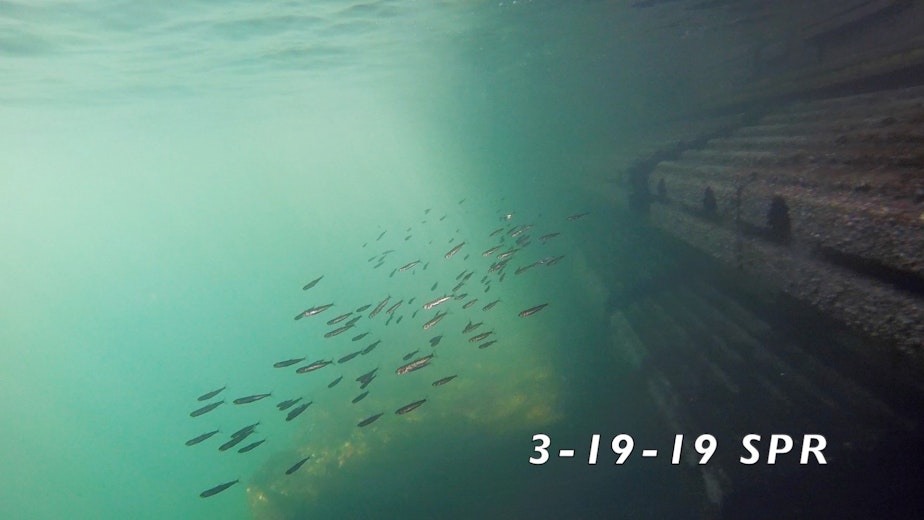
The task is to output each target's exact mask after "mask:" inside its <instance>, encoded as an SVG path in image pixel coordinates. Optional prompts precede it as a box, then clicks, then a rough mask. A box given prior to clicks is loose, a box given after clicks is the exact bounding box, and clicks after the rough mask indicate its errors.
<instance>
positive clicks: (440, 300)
mask: <svg viewBox="0 0 924 520" xmlns="http://www.w3.org/2000/svg"><path fill="white" fill-rule="evenodd" d="M464 202H465V199H462V200H460V201H459V205H462V204H463V203H464ZM430 211H431V209H427V210H425V211H424V220H422V221H421V223H422V224H425V223H426V222H427V220H426V219H427V217H428V215H429V213H430ZM587 214H588V213H577V214H574V215H571V216H569V217H567V222H574V221H576V220H579V219H581V218H583V217H584V216H586V215H587ZM513 216H514V213H502V214H501V217H500V221H501V223H502V225H501V226H500V227H498V228H497V229H495V230H493V231H492V232H491V233H490V234H487V233H486V234H485V235H484V236H483V237H482V236H478V237H465V240H461V238H462V237H458V238H460V240H459V241H458V242H457V241H456V239H457V237H451V238H450V239H449V244H450V248H449V249H448V250H442V248H443V247H444V246H441V245H440V246H433V247H435V248H436V249H435V250H434V251H433V253H434V255H433V257H432V258H430V259H427V258H413V259H410V261H409V259H403V261H402V260H399V259H398V256H399V255H400V253H398V251H396V250H394V249H388V250H385V251H383V252H381V253H378V254H375V255H373V256H372V257H371V258H369V259H368V263H372V262H375V264H374V266H373V267H372V268H373V269H378V268H379V267H381V266H383V265H385V264H386V263H389V262H390V265H391V266H393V269H392V271H391V274H390V275H389V276H390V277H394V276H395V275H396V273H402V274H401V275H402V276H404V275H407V274H412V275H413V274H416V273H417V272H420V273H422V274H423V273H424V272H425V271H426V270H427V268H428V267H429V265H430V263H431V262H434V263H435V262H452V263H458V264H459V265H460V267H464V269H463V270H462V271H461V272H460V273H459V274H458V275H457V276H456V277H455V280H436V281H434V282H433V285H432V286H431V287H430V291H431V294H427V295H413V296H411V295H409V297H406V298H401V297H397V296H393V295H391V294H386V295H379V296H378V298H370V301H365V302H354V303H358V305H349V304H348V303H347V302H321V303H319V304H317V305H313V306H311V307H308V308H307V309H304V310H302V311H301V312H299V313H298V314H296V315H295V320H296V321H300V320H305V321H306V322H312V323H322V322H321V321H319V322H314V320H319V319H320V320H323V318H314V319H309V318H312V317H313V316H316V315H318V314H321V313H324V312H325V311H327V310H328V309H331V308H333V307H336V308H337V309H340V313H339V314H338V315H337V316H336V317H333V318H331V319H329V320H326V322H323V323H326V326H327V327H328V329H329V328H330V326H333V325H339V326H338V327H336V328H333V329H329V330H326V331H325V332H324V334H322V335H321V334H319V336H321V339H320V340H319V341H338V340H331V338H334V337H335V336H338V335H340V334H342V333H344V332H347V331H349V330H351V329H353V328H354V327H357V325H359V324H360V321H362V324H361V326H362V329H360V330H362V332H359V333H358V334H356V335H354V336H352V337H351V338H350V340H346V339H344V340H343V341H346V342H347V344H348V345H349V344H353V343H354V342H359V341H362V340H363V339H364V338H366V336H368V335H370V334H372V336H371V338H370V339H372V340H373V341H371V342H370V343H369V344H368V345H365V346H364V347H363V348H359V349H357V350H354V351H352V352H347V353H345V354H343V355H341V356H340V357H339V358H338V359H336V360H334V359H314V360H309V358H308V357H305V356H302V357H293V358H290V359H283V360H277V361H275V362H272V363H267V364H268V365H270V364H271V365H272V368H273V369H287V368H289V367H293V366H295V365H299V366H298V367H297V368H295V369H294V370H293V372H294V374H308V373H312V372H330V369H327V370H326V371H325V370H323V369H325V368H326V367H328V366H331V365H336V366H338V367H341V366H342V367H343V371H344V372H345V373H348V369H350V368H352V367H353V365H350V366H346V363H349V362H350V361H352V360H353V359H356V358H357V357H360V356H366V355H368V354H369V353H371V352H372V351H373V349H375V348H376V347H379V345H380V344H382V340H380V339H375V330H376V328H377V327H383V326H388V325H389V324H390V323H391V322H392V320H395V324H396V325H398V324H400V323H401V322H402V321H404V325H405V326H412V325H411V324H414V326H419V327H422V329H423V330H431V329H433V331H434V336H433V337H432V338H431V339H430V340H429V347H427V346H426V345H422V346H421V347H422V348H424V349H425V351H424V352H421V348H417V349H416V350H414V351H412V352H408V353H406V354H404V355H403V357H402V361H403V362H404V364H401V365H399V366H395V367H393V373H392V371H391V370H385V371H383V374H384V376H383V377H397V376H403V375H404V374H409V373H411V372H416V371H418V370H423V369H425V368H427V367H429V366H430V363H431V361H433V360H435V359H438V354H437V353H438V352H439V351H441V350H438V349H436V347H437V346H438V345H440V343H441V341H442V340H443V339H444V336H445V337H447V338H448V337H450V334H459V335H461V336H462V337H463V338H466V339H467V340H468V341H467V342H464V343H474V344H477V346H478V349H479V350H483V349H486V348H488V347H491V346H493V345H495V344H497V342H498V341H499V340H500V339H499V338H498V337H497V336H496V332H495V330H494V329H493V328H492V327H491V325H490V321H489V320H490V318H491V315H492V314H493V313H494V312H510V313H513V312H515V313H517V315H518V316H519V317H520V318H527V317H529V316H532V315H534V314H537V313H539V312H540V311H542V310H543V309H545V308H546V307H548V306H549V303H548V302H542V303H537V304H536V305H533V306H531V307H528V308H525V309H503V307H504V305H502V303H503V300H502V299H501V298H492V299H491V300H490V301H487V298H485V294H486V293H488V292H489V291H490V290H491V287H492V286H493V284H496V283H500V282H503V281H504V278H505V276H506V274H507V266H508V264H509V263H510V262H511V261H514V260H518V259H520V258H523V257H526V256H527V255H528V253H527V248H528V246H529V245H530V244H532V243H533V240H532V238H531V235H530V234H529V233H530V231H532V230H533V229H534V227H538V226H539V224H538V223H537V224H532V223H529V224H521V225H517V224H514V223H512V222H511V220H513ZM445 218H446V215H443V216H442V217H440V219H439V220H440V221H442V220H443V219H445ZM558 224H560V222H559V223H558ZM411 231H412V229H411V228H408V229H407V231H406V233H407V235H406V236H405V238H404V241H403V242H407V241H408V240H409V239H410V238H411V237H412V235H411V234H410V233H411ZM456 231H457V233H459V230H458V229H457V230H456ZM386 233H387V230H386V231H382V232H381V233H380V234H379V235H378V238H376V239H375V240H374V242H378V241H380V240H381V239H382V238H383V237H384V236H385V234H386ZM560 234H561V232H560V231H557V230H550V231H549V232H547V233H545V234H543V235H540V236H539V237H538V243H539V246H538V247H539V248H543V247H545V245H546V244H547V243H548V242H549V241H550V240H551V239H553V238H555V237H558V236H559V235H560ZM452 244H454V245H452ZM476 244H478V246H479V247H476ZM369 245H370V244H369V242H366V243H364V244H363V245H362V247H363V248H367V247H368V246H369ZM430 245H432V241H431V244H430ZM482 248H483V249H482ZM394 253H397V254H395V255H394V256H391V255H392V254H394ZM460 257H462V258H460ZM470 257H473V260H472V261H471V262H468V259H469V258H470ZM487 257H491V258H492V259H493V261H492V263H491V264H490V265H489V266H488V267H487V268H486V269H483V272H482V273H481V274H482V277H481V278H480V281H476V282H470V279H471V278H472V277H473V276H474V275H475V274H476V269H471V270H470V268H471V264H472V263H475V262H476V260H475V259H484V258H487ZM533 258H535V256H534V257H533ZM563 258H564V255H559V256H543V257H542V258H540V259H538V260H534V261H532V262H529V263H522V264H521V265H519V266H518V267H517V268H516V269H515V270H514V275H515V276H516V275H521V274H523V273H525V272H526V271H528V270H530V269H533V268H535V267H540V266H545V267H550V266H553V265H555V264H556V263H558V262H559V261H560V260H561V259H563ZM484 262H485V261H484V260H478V263H481V264H483V263H484ZM482 267H483V266H482ZM323 280H324V275H321V276H317V277H316V278H314V279H312V280H311V281H309V282H308V283H306V284H305V285H304V286H303V287H302V290H303V291H310V290H311V289H313V288H314V287H315V286H317V285H318V284H319V283H321V282H322V281H323ZM324 283H325V284H326V283H329V282H324ZM477 284H480V285H481V287H478V285H477ZM440 286H442V287H444V289H443V290H441V291H437V288H438V287H440ZM450 286H451V287H450ZM479 289H480V290H481V292H480V296H479V297H476V296H475V291H477V290H479ZM307 294H308V296H309V297H310V295H311V292H308V293H307ZM418 296H420V299H421V302H419V303H416V304H415V303H414V302H415V301H416V299H417V297H418ZM480 298H481V301H482V302H485V303H483V304H479V303H478V302H479V299H480ZM497 305H500V308H499V310H498V311H493V309H494V307H495V306H497ZM436 307H439V309H436V310H435V311H434V309H435V308H436ZM473 307H474V309H473ZM369 309H372V310H371V311H369V312H368V314H364V313H365V312H366V311H368V310H369ZM420 311H424V314H423V315H422V316H421V318H420V319H418V318H417V315H418V312H420ZM431 311H432V312H431ZM451 311H454V312H460V313H461V312H462V311H465V312H466V313H474V315H473V316H472V315H470V318H469V321H468V325H466V326H465V328H464V329H462V330H448V329H447V328H446V326H441V324H440V322H441V321H442V320H443V318H444V317H445V316H446V315H447V314H449V313H450V312H451ZM492 311H493V312H492ZM334 312H337V311H334ZM382 312H384V315H385V316H387V318H378V319H377V320H376V317H377V316H378V315H379V314H380V313H382ZM329 314H333V312H332V313H329ZM472 318H474V319H477V321H473V319H472ZM341 323H342V325H341ZM299 325H301V324H299ZM316 326H318V327H320V326H321V325H316ZM478 329H480V330H478ZM476 332H477V333H476ZM367 341H368V340H367ZM363 343H365V342H363ZM407 346H409V345H396V346H395V347H394V348H399V347H400V348H402V349H403V348H406V347H407ZM413 347H414V346H412V348H413ZM382 348H388V345H382ZM442 348H445V347H440V349H442ZM335 357H336V356H335ZM356 366H359V364H356ZM367 368H368V367H365V368H364V369H360V370H357V371H356V372H354V374H358V373H359V372H360V371H361V370H365V369H367ZM290 370H291V369H290ZM431 370H432V369H431ZM378 371H379V367H378V366H376V367H375V368H372V369H371V370H368V371H366V372H365V373H363V374H360V375H358V376H357V377H355V379H354V378H353V376H352V375H350V376H349V377H350V378H351V379H353V380H354V381H355V382H356V383H357V387H358V392H359V393H358V394H356V395H355V396H354V397H353V398H352V400H351V403H346V404H345V406H352V405H353V404H356V403H359V402H360V401H362V400H363V399H365V398H366V396H367V395H369V392H370V391H371V390H366V388H367V387H369V385H371V384H372V382H373V380H374V379H376V377H377V376H378ZM304 377H317V376H304ZM456 377H460V376H459V375H458V374H450V375H446V374H439V377H438V378H436V379H435V380H433V381H432V382H431V383H430V386H432V387H434V388H436V387H441V386H443V385H446V384H447V383H449V382H451V381H453V380H454V379H455V378H456ZM343 378H344V374H343V373H341V374H339V375H338V376H337V377H336V378H334V379H333V380H332V381H330V382H329V383H328V384H327V387H328V388H333V387H334V386H336V385H338V384H339V383H340V382H341V380H342V379H343ZM383 384H385V383H383ZM226 388H227V386H222V387H221V388H216V389H214V390H211V391H208V392H206V393H204V394H202V395H200V396H199V397H198V398H197V401H198V402H200V403H205V402H206V401H207V403H205V404H202V405H201V406H199V405H197V406H198V407H197V408H196V409H195V410H193V411H192V412H190V413H189V416H190V417H192V418H199V417H203V416H206V417H207V416H208V414H209V412H211V411H213V410H215V409H216V408H218V407H219V406H221V405H222V404H224V403H225V402H226V399H224V398H218V396H219V395H220V394H222V393H223V392H224V391H225V390H226ZM272 395H273V394H272V392H263V393H255V394H250V395H244V396H241V397H237V398H234V399H233V400H231V402H232V403H233V404H234V405H235V406H245V405H250V406H260V405H256V404H252V403H258V402H259V401H263V400H267V399H268V398H269V397H271V396H272ZM216 398H218V400H215V399H216ZM304 399H305V396H294V397H290V398H287V399H285V400H283V401H280V402H279V403H277V404H276V408H277V409H278V411H279V412H284V420H285V421H286V422H289V421H293V420H295V419H297V418H298V417H299V416H300V415H301V414H302V413H304V412H306V411H307V410H308V408H309V407H310V406H311V405H312V404H314V401H313V400H309V401H307V402H304ZM429 399H430V398H422V397H421V396H413V397H412V398H411V399H408V400H407V401H406V402H403V403H401V406H399V407H398V408H396V409H395V410H394V415H398V416H402V415H405V414H408V413H411V412H413V411H414V410H416V409H417V408H419V407H421V406H423V405H424V404H425V403H427V402H428V400H429ZM396 404H397V403H396ZM430 406H433V405H432V404H431V405H430ZM384 415H385V410H382V411H379V412H377V413H374V414H372V415H370V416H368V417H365V418H363V419H361V420H360V421H359V422H357V423H356V427H358V428H364V427H367V426H369V425H371V424H372V423H374V422H376V421H378V420H379V419H381V418H382V417H383V416H384ZM196 420H197V421H203V422H204V420H203V419H196ZM259 425H260V421H257V422H254V423H252V424H249V425H246V426H243V427H242V428H240V429H238V430H237V431H235V432H234V433H232V434H231V435H230V436H229V438H227V440H225V441H224V442H223V443H222V444H220V445H219V447H218V450H219V451H228V450H231V449H232V448H234V447H235V446H237V445H238V444H240V443H242V442H243V441H244V440H246V439H248V438H249V437H250V436H251V435H252V434H254V433H257V427H258V426H259ZM219 432H220V430H219V429H214V430H211V431H208V432H205V433H202V434H200V435H197V436H196V437H193V438H192V439H189V440H188V441H186V445H187V446H195V445H199V444H202V443H205V442H206V441H208V440H209V439H210V438H212V437H214V436H217V435H218V433H219ZM266 440H267V439H266V438H263V439H261V440H257V441H254V442H250V443H248V444H246V445H245V446H243V447H241V448H239V449H237V452H238V453H248V452H250V451H252V450H255V449H256V448H258V447H259V446H261V445H262V444H263V443H264V442H266ZM309 459H311V456H307V457H304V458H302V459H300V460H298V461H297V462H295V463H294V464H293V465H292V466H290V467H289V468H287V469H285V474H286V475H292V474H294V473H295V472H296V471H298V470H299V468H301V467H302V465H304V464H305V463H307V462H308V460H309ZM238 482H240V479H239V478H238V479H235V480H231V481H228V482H225V483H221V484H218V485H216V486H214V487H211V488H209V489H206V490H205V491H202V492H201V493H200V494H199V496H200V497H202V498H208V497H212V496H215V495H217V494H219V493H221V492H223V491H225V490H227V489H228V488H230V487H232V486H234V485H235V484H237V483H238Z"/></svg>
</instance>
